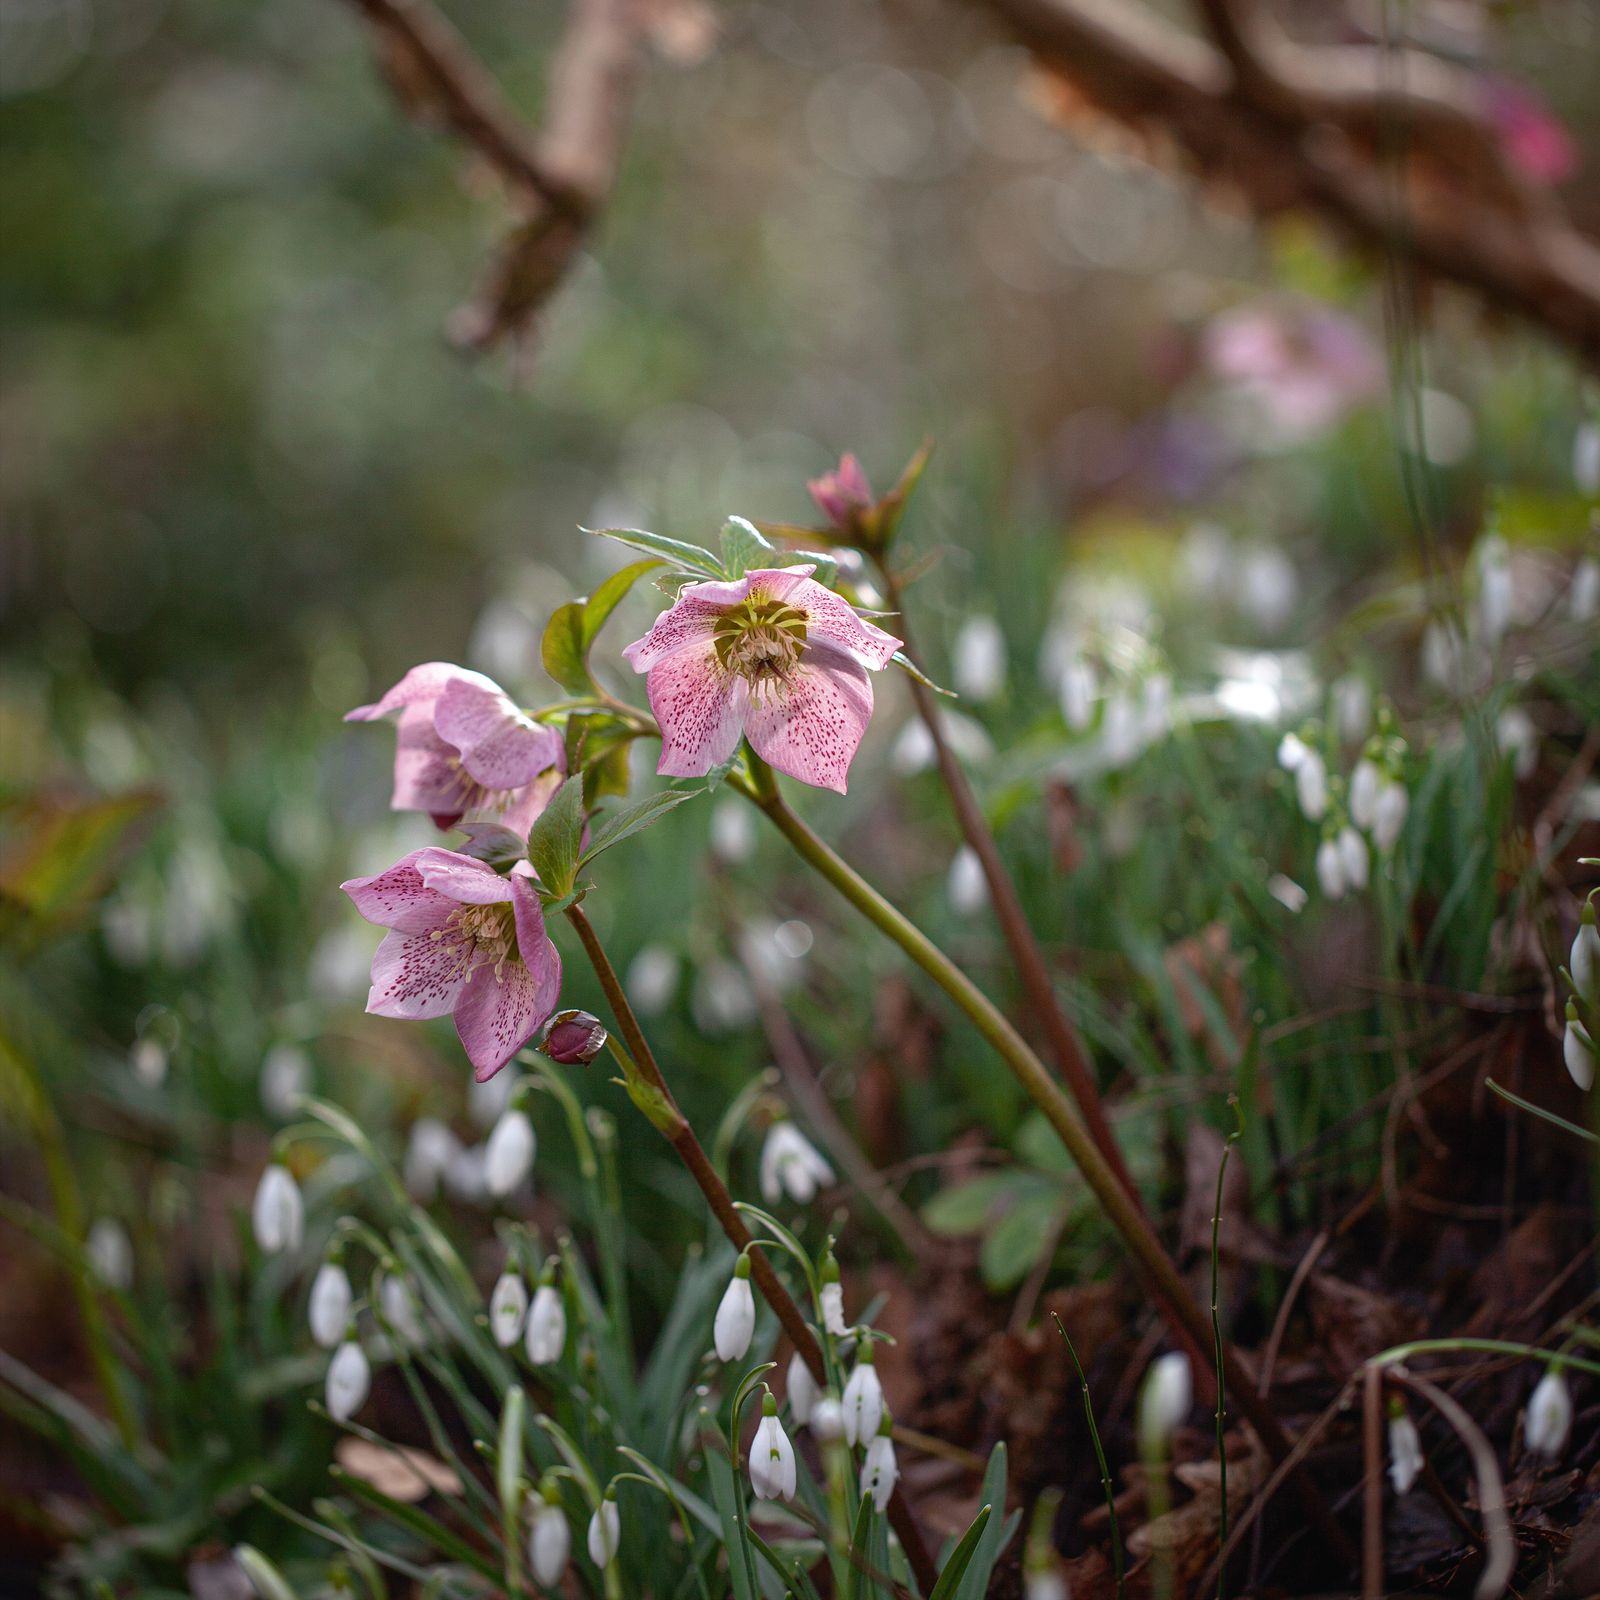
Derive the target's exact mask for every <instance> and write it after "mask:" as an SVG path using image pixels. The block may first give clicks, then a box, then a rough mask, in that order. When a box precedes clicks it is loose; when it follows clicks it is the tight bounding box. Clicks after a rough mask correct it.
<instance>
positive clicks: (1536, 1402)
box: [1523, 1367, 1572, 1460]
mask: <svg viewBox="0 0 1600 1600" xmlns="http://www.w3.org/2000/svg"><path fill="white" fill-rule="evenodd" d="M1571 1431H1572V1396H1571V1394H1569V1393H1568V1392H1567V1380H1566V1379H1565V1378H1563V1377H1562V1376H1561V1374H1560V1372H1558V1371H1557V1370H1556V1369H1555V1368H1553V1367H1552V1368H1551V1369H1550V1370H1549V1371H1547V1372H1546V1373H1545V1375H1544V1376H1543V1377H1542V1378H1541V1379H1540V1380H1539V1382H1538V1383H1537V1384H1536V1385H1535V1387H1534V1391H1533V1393H1532V1394H1531V1395H1529V1396H1528V1420H1527V1423H1526V1426H1525V1429H1524V1433H1523V1437H1524V1438H1525V1439H1526V1441H1527V1445H1528V1448H1529V1449H1530V1450H1531V1451H1533V1452H1534V1454H1535V1455H1541V1456H1549V1457H1550V1458H1551V1460H1554V1459H1555V1458H1556V1457H1557V1456H1558V1455H1560V1454H1561V1452H1562V1451H1563V1450H1564V1449H1565V1448H1566V1444H1567V1435H1568V1434H1569V1433H1570V1432H1571Z"/></svg>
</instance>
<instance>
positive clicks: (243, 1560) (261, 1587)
mask: <svg viewBox="0 0 1600 1600" xmlns="http://www.w3.org/2000/svg"><path fill="white" fill-rule="evenodd" d="M233 1559H234V1560H235V1561H237V1562H238V1563H239V1565H240V1566H241V1567H243V1568H244V1573H245V1576H246V1577H247V1578H248V1579H249V1580H250V1586H251V1588H252V1589H254V1590H255V1592H256V1593H257V1594H258V1595H260V1596H261V1600H295V1592H294V1590H293V1589H292V1588H291V1587H290V1585H289V1580H288V1579H287V1578H285V1577H284V1575H283V1574H282V1573H281V1572H279V1571H278V1569H277V1568H276V1567H275V1566H274V1565H273V1564H272V1563H271V1562H270V1561H269V1560H268V1559H267V1558H266V1557H265V1556H264V1555H262V1553H261V1552H260V1551H259V1550H257V1549H256V1547H255V1546H254V1545H253V1544H241V1545H235V1546H234V1551H233Z"/></svg>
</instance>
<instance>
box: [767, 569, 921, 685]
mask: <svg viewBox="0 0 1600 1600" xmlns="http://www.w3.org/2000/svg"><path fill="white" fill-rule="evenodd" d="M815 570H816V569H815V568H814V567H780V568H776V569H763V570H761V571H757V572H752V573H750V574H749V578H750V584H751V588H752V589H753V590H754V591H756V592H758V593H765V594H770V595H771V596H772V597H773V598H774V599H775V600H782V601H784V602H785V603H786V604H788V605H791V606H793V607H794V608H795V610H796V611H803V612H804V613H805V618H806V638H807V639H808V640H811V639H820V640H826V641H827V642H828V643H829V644H831V645H834V646H836V647H837V648H838V649H840V650H843V651H844V652H845V653H846V654H847V655H850V656H854V657H855V659H856V660H857V661H859V662H860V663H861V665H862V666H864V667H871V668H872V669H873V671H874V672H880V671H882V670H883V668H884V667H886V666H888V665H889V662H890V659H891V658H892V657H893V655H894V653H895V651H896V650H898V649H899V648H900V643H901V641H900V640H898V639H896V638H895V637H894V635H893V634H891V633H885V632H884V631H883V629H882V628H876V627H874V626H873V625H872V624H871V623H870V622H868V621H866V619H865V618H863V617H859V616H857V615H856V611H855V607H854V606H852V605H851V604H850V602H849V601H848V600H846V599H845V598H844V597H843V596H842V595H837V594H835V593H834V592H833V590H832V589H829V588H826V587H825V586H824V585H822V584H820V583H818V582H816V581H815V580H814V579H813V578H812V577H811V573H812V572H814V571H815Z"/></svg>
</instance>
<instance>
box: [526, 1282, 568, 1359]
mask: <svg viewBox="0 0 1600 1600" xmlns="http://www.w3.org/2000/svg"><path fill="white" fill-rule="evenodd" d="M566 1344H567V1308H566V1307H565V1306H564V1305H563V1304H562V1303H561V1291H560V1290H559V1289H558V1288H556V1275H555V1268H554V1267H553V1266H547V1267H546V1268H545V1269H544V1271H543V1273H541V1274H540V1277H539V1287H538V1288H537V1289H536V1290H535V1291H534V1295H533V1306H532V1309H531V1310H530V1311H529V1312H528V1337H527V1339H526V1341H525V1342H524V1348H525V1349H526V1350H527V1352H528V1359H529V1360H530V1361H531V1362H532V1363H533V1364H534V1366H536V1367H548V1366H550V1365H551V1364H552V1363H553V1362H556V1361H559V1360H560V1359H561V1352H562V1351H563V1350H564V1349H565V1348H566Z"/></svg>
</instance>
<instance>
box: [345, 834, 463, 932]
mask: <svg viewBox="0 0 1600 1600" xmlns="http://www.w3.org/2000/svg"><path fill="white" fill-rule="evenodd" d="M427 853H428V852H427V851H425V850H413V851H412V852H411V854H410V855H408V856H407V857H406V858H405V859H404V860H403V861H397V862H396V863H395V864H394V865H393V866H392V867H390V868H389V869H388V870H387V871H386V872H380V873H377V874H376V875H375V876H373V877H370V878H350V879H348V880H347V881H346V882H344V883H341V884H340V885H339V887H340V888H341V889H343V890H344V892H345V893H346V894H347V895H349V896H350V898H351V900H353V901H354V902H355V908H356V910H357V911H359V912H360V913H361V915H362V916H363V917H365V918H366V919H367V921H368V922H375V923H377V925H378V926H379V927H380V928H396V929H398V930H399V931H400V932H402V933H427V932H429V931H430V930H432V929H433V928H436V927H437V926H438V925H439V923H440V921H441V920H442V919H443V918H444V917H447V916H448V915H449V914H450V912H451V911H453V910H454V909H455V906H456V902H455V901H454V900H452V899H450V898H449V896H448V895H443V894H440V893H439V891H438V890H437V889H430V888H429V887H428V885H427V884H425V883H424V882H423V881H422V874H421V873H420V872H419V871H418V870H417V858H418V857H419V856H423V855H426V854H427Z"/></svg>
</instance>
